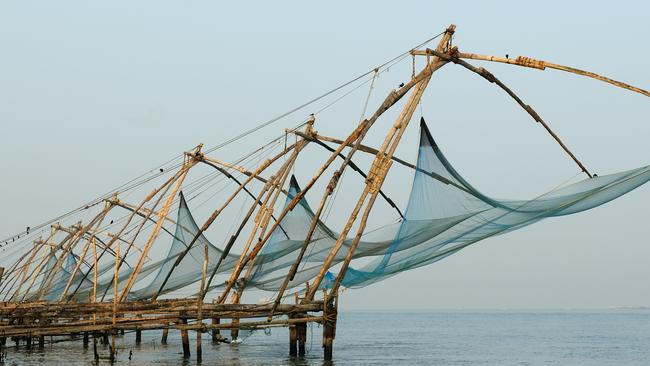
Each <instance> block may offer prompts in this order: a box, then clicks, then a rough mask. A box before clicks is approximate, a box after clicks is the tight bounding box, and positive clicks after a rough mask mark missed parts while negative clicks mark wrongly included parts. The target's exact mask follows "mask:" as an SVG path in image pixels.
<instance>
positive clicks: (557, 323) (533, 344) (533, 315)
mask: <svg viewBox="0 0 650 366" xmlns="http://www.w3.org/2000/svg"><path fill="white" fill-rule="evenodd" d="M223 334H224V335H225V336H226V337H228V336H229V331H223ZM160 336H161V332H160V331H144V332H143V333H142V343H141V344H140V345H135V335H134V334H133V333H127V334H125V335H124V336H121V337H118V338H117V346H118V355H117V361H116V363H115V364H116V365H132V366H140V365H197V360H196V354H195V347H196V343H195V338H194V337H195V335H194V334H191V345H192V356H191V357H190V358H189V359H183V356H182V350H181V343H180V335H179V333H178V332H177V331H170V332H169V338H168V344H167V345H161V344H160ZM244 336H245V338H244V339H243V341H242V342H241V343H239V344H223V343H220V344H212V343H211V341H210V336H209V335H204V336H203V343H202V348H203V361H202V364H204V365H246V366H248V365H305V366H307V365H391V366H394V365H575V366H582V365H644V366H646V365H650V310H644V309H636V310H635V309H611V310H599V311H593V310H590V311H576V310H570V311H569V310H561V311H560V310H558V311H549V310H545V311H529V310H527V311H416V312H404V311H341V312H340V313H339V320H338V324H337V331H336V339H335V341H334V360H333V361H331V362H325V361H323V351H322V328H321V327H319V326H318V325H310V326H309V327H308V328H307V342H306V350H307V354H306V356H305V357H300V358H299V357H289V345H288V330H287V329H286V328H273V329H271V330H270V331H266V332H265V331H263V330H259V331H255V332H253V333H251V334H248V333H247V334H245V335H244ZM54 341H55V342H54V343H50V339H49V337H48V338H47V344H46V345H45V348H44V349H43V350H39V349H37V347H35V349H34V350H32V351H27V350H25V349H24V347H21V348H20V349H18V350H16V349H15V347H13V343H11V342H10V341H9V340H7V346H8V347H7V349H6V357H5V360H4V361H5V363H4V365H66V366H72V365H97V364H100V365H109V364H110V363H109V361H108V360H107V357H108V352H109V351H108V348H107V347H106V346H103V345H98V350H99V354H100V356H101V357H102V359H100V360H99V362H98V363H96V362H95V361H94V357H93V350H92V342H91V344H90V347H89V348H88V349H84V348H83V345H82V342H81V341H80V340H77V341H75V342H66V341H60V340H59V341H57V340H56V339H54Z"/></svg>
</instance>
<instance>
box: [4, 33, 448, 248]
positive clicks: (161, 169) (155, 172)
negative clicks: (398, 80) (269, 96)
mask: <svg viewBox="0 0 650 366" xmlns="http://www.w3.org/2000/svg"><path fill="white" fill-rule="evenodd" d="M444 33H445V32H444V31H443V32H440V33H438V34H436V35H434V36H433V37H430V38H428V39H426V40H425V41H423V42H420V43H419V44H417V45H415V46H414V47H411V48H409V49H408V50H407V51H405V52H403V53H401V54H399V55H398V56H395V57H393V58H392V59H390V60H388V61H386V62H384V63H382V64H381V65H379V66H378V67H375V68H373V69H371V70H369V71H367V72H365V73H363V74H361V75H359V76H357V77H355V78H353V79H351V80H349V81H347V82H345V83H342V84H340V85H339V86H337V87H335V88H333V89H330V90H329V91H327V92H325V93H323V94H321V95H319V96H317V97H315V98H312V99H310V100H308V101H307V102H304V103H302V104H300V105H298V106H296V107H294V108H292V109H290V110H288V111H287V112H284V113H282V114H280V115H278V116H276V117H274V118H271V119H269V120H267V121H265V122H263V123H261V124H259V125H257V126H255V127H253V128H251V129H248V130H246V131H244V132H242V133H240V134H238V135H236V136H234V137H232V138H230V139H228V140H226V141H224V142H222V143H220V144H218V145H216V146H214V147H212V148H209V149H207V150H205V151H204V153H211V152H214V151H216V150H218V149H221V148H223V147H225V146H227V145H230V144H232V143H233V142H236V141H239V140H241V139H242V138H244V137H246V136H248V135H250V134H253V133H255V132H257V131H259V130H261V129H263V128H264V127H267V126H269V125H271V124H273V123H275V122H277V121H279V120H281V119H282V118H284V117H287V116H289V115H291V114H293V113H295V112H297V111H299V110H301V109H304V108H305V107H307V106H309V105H311V104H313V103H315V102H317V101H319V100H321V99H323V98H326V97H328V96H330V95H332V94H334V93H336V92H337V91H339V90H341V89H343V88H345V87H347V86H349V85H351V84H353V83H355V82H357V81H359V80H361V79H363V78H364V77H366V76H368V75H370V74H371V73H377V71H378V70H382V72H383V71H387V70H388V69H389V68H390V66H391V64H393V63H395V62H396V61H397V62H399V61H401V60H402V59H403V58H405V57H406V56H408V55H409V54H410V52H411V50H413V49H416V48H420V47H422V46H424V45H426V44H428V43H429V42H431V41H433V40H435V39H436V38H438V37H440V36H441V35H443V34H444ZM372 80H373V81H374V77H373V79H372ZM363 84H365V83H363ZM363 84H361V85H363ZM355 89H356V88H355ZM349 93H350V92H348V93H346V94H345V96H346V95H349ZM340 99H342V98H339V99H337V100H335V101H334V102H333V103H330V104H328V105H327V106H325V107H324V108H322V109H320V110H319V112H322V111H323V110H325V109H327V108H328V107H330V106H331V105H333V104H334V103H336V102H337V101H338V100H340ZM182 157H184V153H183V154H178V155H176V156H174V157H172V158H171V159H169V160H167V161H165V162H163V163H162V164H160V165H158V166H156V167H155V168H153V169H151V170H148V171H146V172H144V173H142V174H140V175H139V176H137V177H135V178H133V179H131V180H129V181H127V182H125V183H123V184H122V185H120V186H118V187H116V188H114V189H112V190H110V191H108V192H107V193H105V194H103V195H100V196H99V197H98V198H95V199H93V200H91V201H88V202H87V203H86V204H83V205H81V206H79V207H77V208H75V209H72V210H70V211H68V212H66V213H63V214H61V215H59V216H57V217H55V218H52V219H50V220H47V221H45V222H42V223H40V224H38V225H34V226H31V227H30V230H29V231H28V230H24V231H22V232H19V233H18V234H14V235H11V236H8V237H6V238H5V239H2V240H0V242H5V243H3V244H2V245H3V246H6V245H8V244H10V243H15V242H16V239H20V238H21V236H23V235H25V234H27V236H25V237H22V239H23V240H18V242H20V243H24V242H25V240H26V239H28V238H33V237H34V236H36V235H37V234H38V231H39V230H40V229H43V228H44V227H46V226H48V225H51V224H52V223H55V222H57V221H61V220H63V219H65V218H68V217H70V216H72V215H74V214H77V213H80V212H82V211H85V210H87V209H89V208H91V207H93V206H95V205H98V204H100V203H101V202H102V201H103V200H105V199H107V198H109V197H111V196H112V195H113V194H115V193H117V192H120V193H124V192H127V191H130V190H132V189H134V188H136V187H139V186H141V185H143V184H146V183H147V182H150V181H151V180H153V179H156V178H158V177H160V176H161V175H163V174H166V173H167V171H168V170H173V169H176V168H178V167H180V166H181V165H182V162H180V163H178V162H177V163H174V162H175V161H176V160H178V159H179V158H182ZM172 163H174V164H172ZM170 164H172V165H171V166H170ZM29 232H31V233H32V235H31V236H30V235H29ZM10 240H11V242H9V241H10Z"/></svg>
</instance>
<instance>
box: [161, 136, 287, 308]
mask: <svg viewBox="0 0 650 366" xmlns="http://www.w3.org/2000/svg"><path fill="white" fill-rule="evenodd" d="M294 147H295V144H292V145H290V146H288V147H287V148H285V149H284V150H283V151H282V152H280V153H279V154H276V155H275V156H273V157H272V158H270V159H267V160H265V161H264V162H263V163H262V164H260V166H258V167H257V169H256V171H255V174H260V173H262V172H263V171H264V170H265V169H266V168H268V167H269V166H271V165H272V164H273V163H274V162H275V161H277V160H278V159H279V158H281V157H282V156H284V155H285V154H286V153H288V152H289V151H291V150H293V148H294ZM201 157H202V155H201V156H199V157H198V158H199V159H200V158H201ZM252 180H253V177H252V176H251V177H248V178H247V179H246V180H245V181H244V182H243V183H242V184H241V185H240V186H239V187H237V189H235V191H234V192H233V193H232V194H231V195H230V196H229V197H228V198H227V199H226V201H225V202H224V203H223V204H221V206H219V207H218V208H217V209H216V210H214V211H213V212H212V214H211V215H210V217H209V218H208V219H207V220H206V221H205V223H203V226H201V229H200V230H199V232H197V233H196V235H195V236H194V238H193V239H192V241H191V242H190V243H189V244H188V245H187V248H186V249H185V251H184V252H183V253H182V254H181V255H179V256H178V258H177V259H176V262H175V263H174V265H173V266H172V268H171V270H170V271H169V273H167V276H166V277H165V280H164V281H163V283H162V284H161V285H160V288H159V289H158V292H156V294H155V295H154V296H153V297H152V300H156V299H157V298H158V296H159V295H160V293H161V292H162V291H163V289H164V287H165V285H166V284H167V281H168V280H169V277H170V276H171V275H172V273H173V271H174V269H175V268H176V266H177V265H178V264H179V263H180V262H181V261H182V260H183V258H184V257H185V255H187V253H188V252H189V251H190V249H191V248H192V246H193V245H194V243H195V242H196V241H197V240H198V239H199V238H200V237H201V235H202V234H203V232H204V231H206V230H207V229H208V228H209V227H210V225H212V223H213V222H214V221H215V220H216V219H217V218H218V217H219V215H220V214H221V212H223V210H225V208H226V207H228V205H229V204H230V203H231V202H232V201H233V200H234V199H235V197H237V195H238V194H239V193H240V192H241V191H242V190H243V188H244V186H246V185H247V184H248V183H250V182H251V181H252ZM260 197H261V193H260ZM258 199H259V198H258ZM240 230H241V229H240ZM233 244H234V240H233V239H232V238H231V240H230V241H229V242H228V244H227V245H226V247H225V248H224V250H223V253H222V255H221V257H220V258H219V260H218V262H217V264H216V265H215V267H214V269H213V270H212V273H211V274H210V278H209V279H208V282H207V284H206V287H210V283H211V282H212V279H213V278H214V276H215V275H216V273H217V270H218V269H219V266H220V265H221V262H222V261H223V260H224V259H225V258H226V256H227V255H228V253H229V252H230V248H231V247H232V245H233Z"/></svg>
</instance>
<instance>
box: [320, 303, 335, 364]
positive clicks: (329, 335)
mask: <svg viewBox="0 0 650 366" xmlns="http://www.w3.org/2000/svg"><path fill="white" fill-rule="evenodd" d="M337 307H338V301H337V299H336V297H335V296H328V295H327V294H325V296H324V309H323V358H324V359H325V361H331V360H332V346H333V345H334V337H335V336H336V317H337Z"/></svg>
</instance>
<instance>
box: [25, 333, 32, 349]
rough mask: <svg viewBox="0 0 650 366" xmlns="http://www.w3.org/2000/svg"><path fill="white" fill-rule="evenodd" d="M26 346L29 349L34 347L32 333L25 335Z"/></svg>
mask: <svg viewBox="0 0 650 366" xmlns="http://www.w3.org/2000/svg"><path fill="white" fill-rule="evenodd" d="M25 348H26V349H28V350H31V349H32V335H31V334H30V335H28V336H27V337H25Z"/></svg>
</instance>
